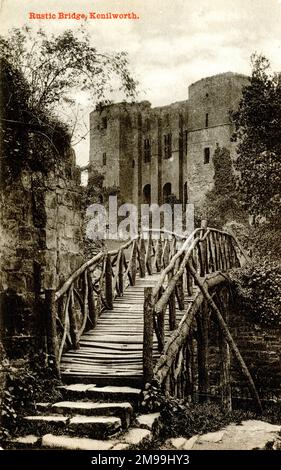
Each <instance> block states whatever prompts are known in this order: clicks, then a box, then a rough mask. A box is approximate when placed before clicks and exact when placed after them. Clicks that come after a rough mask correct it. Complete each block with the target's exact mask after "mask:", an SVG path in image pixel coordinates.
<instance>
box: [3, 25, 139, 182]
mask: <svg viewBox="0 0 281 470" xmlns="http://www.w3.org/2000/svg"><path fill="white" fill-rule="evenodd" d="M0 60H1V64H0V65H1V71H0V72H1V91H0V96H1V111H0V112H1V136H0V138H1V142H2V143H3V149H2V159H1V169H0V170H1V171H0V175H1V184H2V185H4V184H5V185H7V184H9V183H10V182H11V181H12V180H13V179H15V178H17V177H18V176H19V174H20V172H21V171H22V169H26V168H29V169H30V170H32V171H37V170H38V171H45V172H47V171H49V170H50V168H53V167H54V165H55V164H56V162H59V161H60V160H61V159H63V158H65V157H66V156H68V155H69V149H70V145H74V144H75V143H77V142H78V141H79V140H81V139H82V138H84V137H85V135H86V134H87V133H88V129H85V128H83V129H81V125H82V124H83V122H84V121H83V118H82V116H81V113H82V107H81V105H80V104H79V99H78V98H79V96H80V94H81V93H82V94H83V93H86V94H87V96H88V98H89V99H90V100H91V105H92V106H95V105H96V106H99V107H102V106H103V105H104V104H105V103H106V96H109V95H110V92H112V91H113V89H114V85H113V84H114V83H117V84H118V85H117V87H118V88H119V89H120V90H121V91H122V92H123V93H124V94H125V96H126V97H130V98H133V97H134V95H135V91H136V82H135V81H134V80H133V78H132V76H131V75H130V72H129V68H128V58H127V55H126V53H124V52H120V53H116V54H114V53H111V54H110V53H103V52H101V51H98V50H97V49H96V48H95V47H94V46H93V45H92V44H91V43H90V39H89V37H88V36H87V35H86V34H85V33H84V32H83V30H81V31H80V33H79V34H77V35H74V33H73V32H72V31H71V30H66V31H64V32H63V33H61V34H59V35H54V34H53V35H51V36H47V34H46V33H45V32H43V31H42V30H38V31H36V32H34V31H33V30H32V29H31V28H29V27H26V28H22V29H14V30H12V31H11V32H10V35H9V37H5V38H4V37H0ZM82 127H83V126H82ZM82 134H83V135H82Z"/></svg>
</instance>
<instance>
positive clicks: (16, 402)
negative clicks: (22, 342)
mask: <svg viewBox="0 0 281 470" xmlns="http://www.w3.org/2000/svg"><path fill="white" fill-rule="evenodd" d="M46 364H47V362H46V358H45V357H44V355H43V354H34V355H32V356H31V357H30V358H25V359H21V360H17V361H14V362H13V363H12V364H10V363H9V362H8V361H7V359H4V360H3V361H2V364H1V370H2V371H3V372H4V374H5V378H6V387H5V390H4V395H3V400H2V416H1V419H2V426H1V430H0V442H1V441H2V442H3V441H5V440H7V439H8V438H9V437H11V436H13V435H16V434H17V433H18V432H20V430H21V426H22V418H23V416H24V415H26V414H27V413H29V412H34V410H35V409H36V403H38V402H49V401H53V400H59V399H60V398H61V395H60V392H59V390H58V388H57V387H58V385H59V384H60V382H59V381H58V380H57V379H55V378H54V375H53V370H52V369H51V368H50V367H48V366H47V365H46Z"/></svg>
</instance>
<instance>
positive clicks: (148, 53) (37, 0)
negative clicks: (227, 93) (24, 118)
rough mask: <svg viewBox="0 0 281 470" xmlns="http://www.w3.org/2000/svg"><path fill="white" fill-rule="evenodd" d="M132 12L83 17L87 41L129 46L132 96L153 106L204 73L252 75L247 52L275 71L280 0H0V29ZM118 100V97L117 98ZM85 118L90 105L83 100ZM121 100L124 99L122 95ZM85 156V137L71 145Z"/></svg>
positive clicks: (71, 24)
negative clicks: (48, 15)
mask: <svg viewBox="0 0 281 470" xmlns="http://www.w3.org/2000/svg"><path fill="white" fill-rule="evenodd" d="M59 11H63V12H70V13H72V12H77V13H85V14H88V13H89V12H90V11H91V12H96V13H106V12H120V13H128V12H135V13H136V14H137V15H138V16H139V19H138V20H89V19H88V20H87V21H84V23H85V27H86V29H87V30H88V31H89V33H90V35H91V40H92V42H93V44H94V45H95V46H96V47H97V48H99V49H102V50H107V51H121V50H124V51H127V52H128V54H129V62H130V68H131V71H132V73H133V76H134V77H135V78H136V79H137V80H138V81H139V90H140V93H139V96H138V100H143V99H146V100H148V101H150V102H151V103H152V105H153V106H159V105H165V104H169V103H172V102H174V101H179V100H185V99H187V98H188V86H189V85H190V84H191V83H193V82H195V81H196V80H200V79H201V78H203V77H206V76H211V75H214V74H217V73H221V72H227V71H233V72H239V73H244V74H250V70H251V67H250V56H251V54H252V53H253V52H255V51H257V52H258V53H263V54H265V55H266V56H267V58H268V59H269V60H270V62H271V65H272V69H273V70H276V71H281V28H280V24H281V0H120V1H119V0H96V1H95V0H92V1H90V0H43V1H42V0H0V21H1V32H2V34H7V33H8V31H9V29H11V28H12V27H22V26H23V25H24V24H28V25H33V27H35V28H36V27H39V26H40V27H42V28H43V29H45V30H46V31H48V32H54V33H56V32H61V31H63V30H64V29H69V28H71V29H73V30H74V31H75V29H77V28H78V27H79V23H80V22H79V21H77V20H33V21H31V20H29V19H28V13H29V12H36V13H45V12H55V13H57V12H59ZM116 98H119V97H118V96H117V97H116ZM77 99H80V100H81V102H82V103H83V104H84V106H85V119H86V120H87V119H88V114H89V112H90V111H91V109H93V107H94V103H89V102H87V101H86V100H85V102H83V98H82V97H77ZM120 99H122V97H120ZM75 151H76V155H77V163H78V164H81V165H84V164H86V163H87V161H88V155H89V144H88V139H86V140H85V141H84V142H83V143H80V144H79V145H78V146H76V148H75Z"/></svg>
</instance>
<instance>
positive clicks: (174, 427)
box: [142, 383, 254, 440]
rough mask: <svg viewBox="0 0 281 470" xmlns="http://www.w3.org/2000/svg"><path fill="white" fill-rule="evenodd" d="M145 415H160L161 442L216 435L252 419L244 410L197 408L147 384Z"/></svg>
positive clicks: (210, 407) (205, 404)
mask: <svg viewBox="0 0 281 470" xmlns="http://www.w3.org/2000/svg"><path fill="white" fill-rule="evenodd" d="M143 395H144V397H143V402H142V407H143V409H144V410H145V412H152V411H160V416H161V440H164V439H168V438H171V437H178V436H184V437H186V438H189V437H191V436H193V435H194V434H204V433H207V432H212V431H217V430H219V429H221V428H222V427H224V426H226V425H227V424H230V423H232V422H240V421H242V420H243V419H248V418H252V417H253V416H254V415H253V413H251V412H244V411H241V410H237V411H233V412H231V413H225V411H224V410H223V409H222V408H221V407H220V406H218V405H217V404H215V403H204V404H194V403H192V404H191V403H188V402H186V401H184V400H179V399H177V398H174V397H170V396H169V397H166V396H165V395H164V394H163V392H162V391H161V389H160V387H159V385H158V384H156V383H154V384H153V385H152V386H151V385H149V384H147V386H146V388H145V391H144V392H143Z"/></svg>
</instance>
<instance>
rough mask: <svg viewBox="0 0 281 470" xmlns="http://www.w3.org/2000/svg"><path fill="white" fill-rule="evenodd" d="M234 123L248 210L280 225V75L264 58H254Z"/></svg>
mask: <svg viewBox="0 0 281 470" xmlns="http://www.w3.org/2000/svg"><path fill="white" fill-rule="evenodd" d="M233 120H234V123H235V126H236V133H235V135H234V139H235V140H236V141H237V142H238V145H237V154H238V157H237V160H236V163H235V167H236V169H237V170H238V172H239V174H240V179H239V189H240V191H241V195H242V197H243V202H244V204H245V207H246V208H247V210H248V212H249V213H250V214H252V215H253V216H254V217H255V218H260V217H263V218H265V219H266V220H268V221H269V222H271V223H273V224H275V225H276V224H277V225H278V224H279V225H280V216H281V75H280V74H276V73H275V74H273V73H271V71H270V64H269V62H268V60H267V59H266V58H265V57H264V56H262V55H256V54H254V55H253V56H252V75H251V77H250V81H249V85H248V86H247V87H245V89H244V91H243V97H242V100H241V102H240V105H239V109H238V111H237V112H236V113H235V114H234V115H233Z"/></svg>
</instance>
